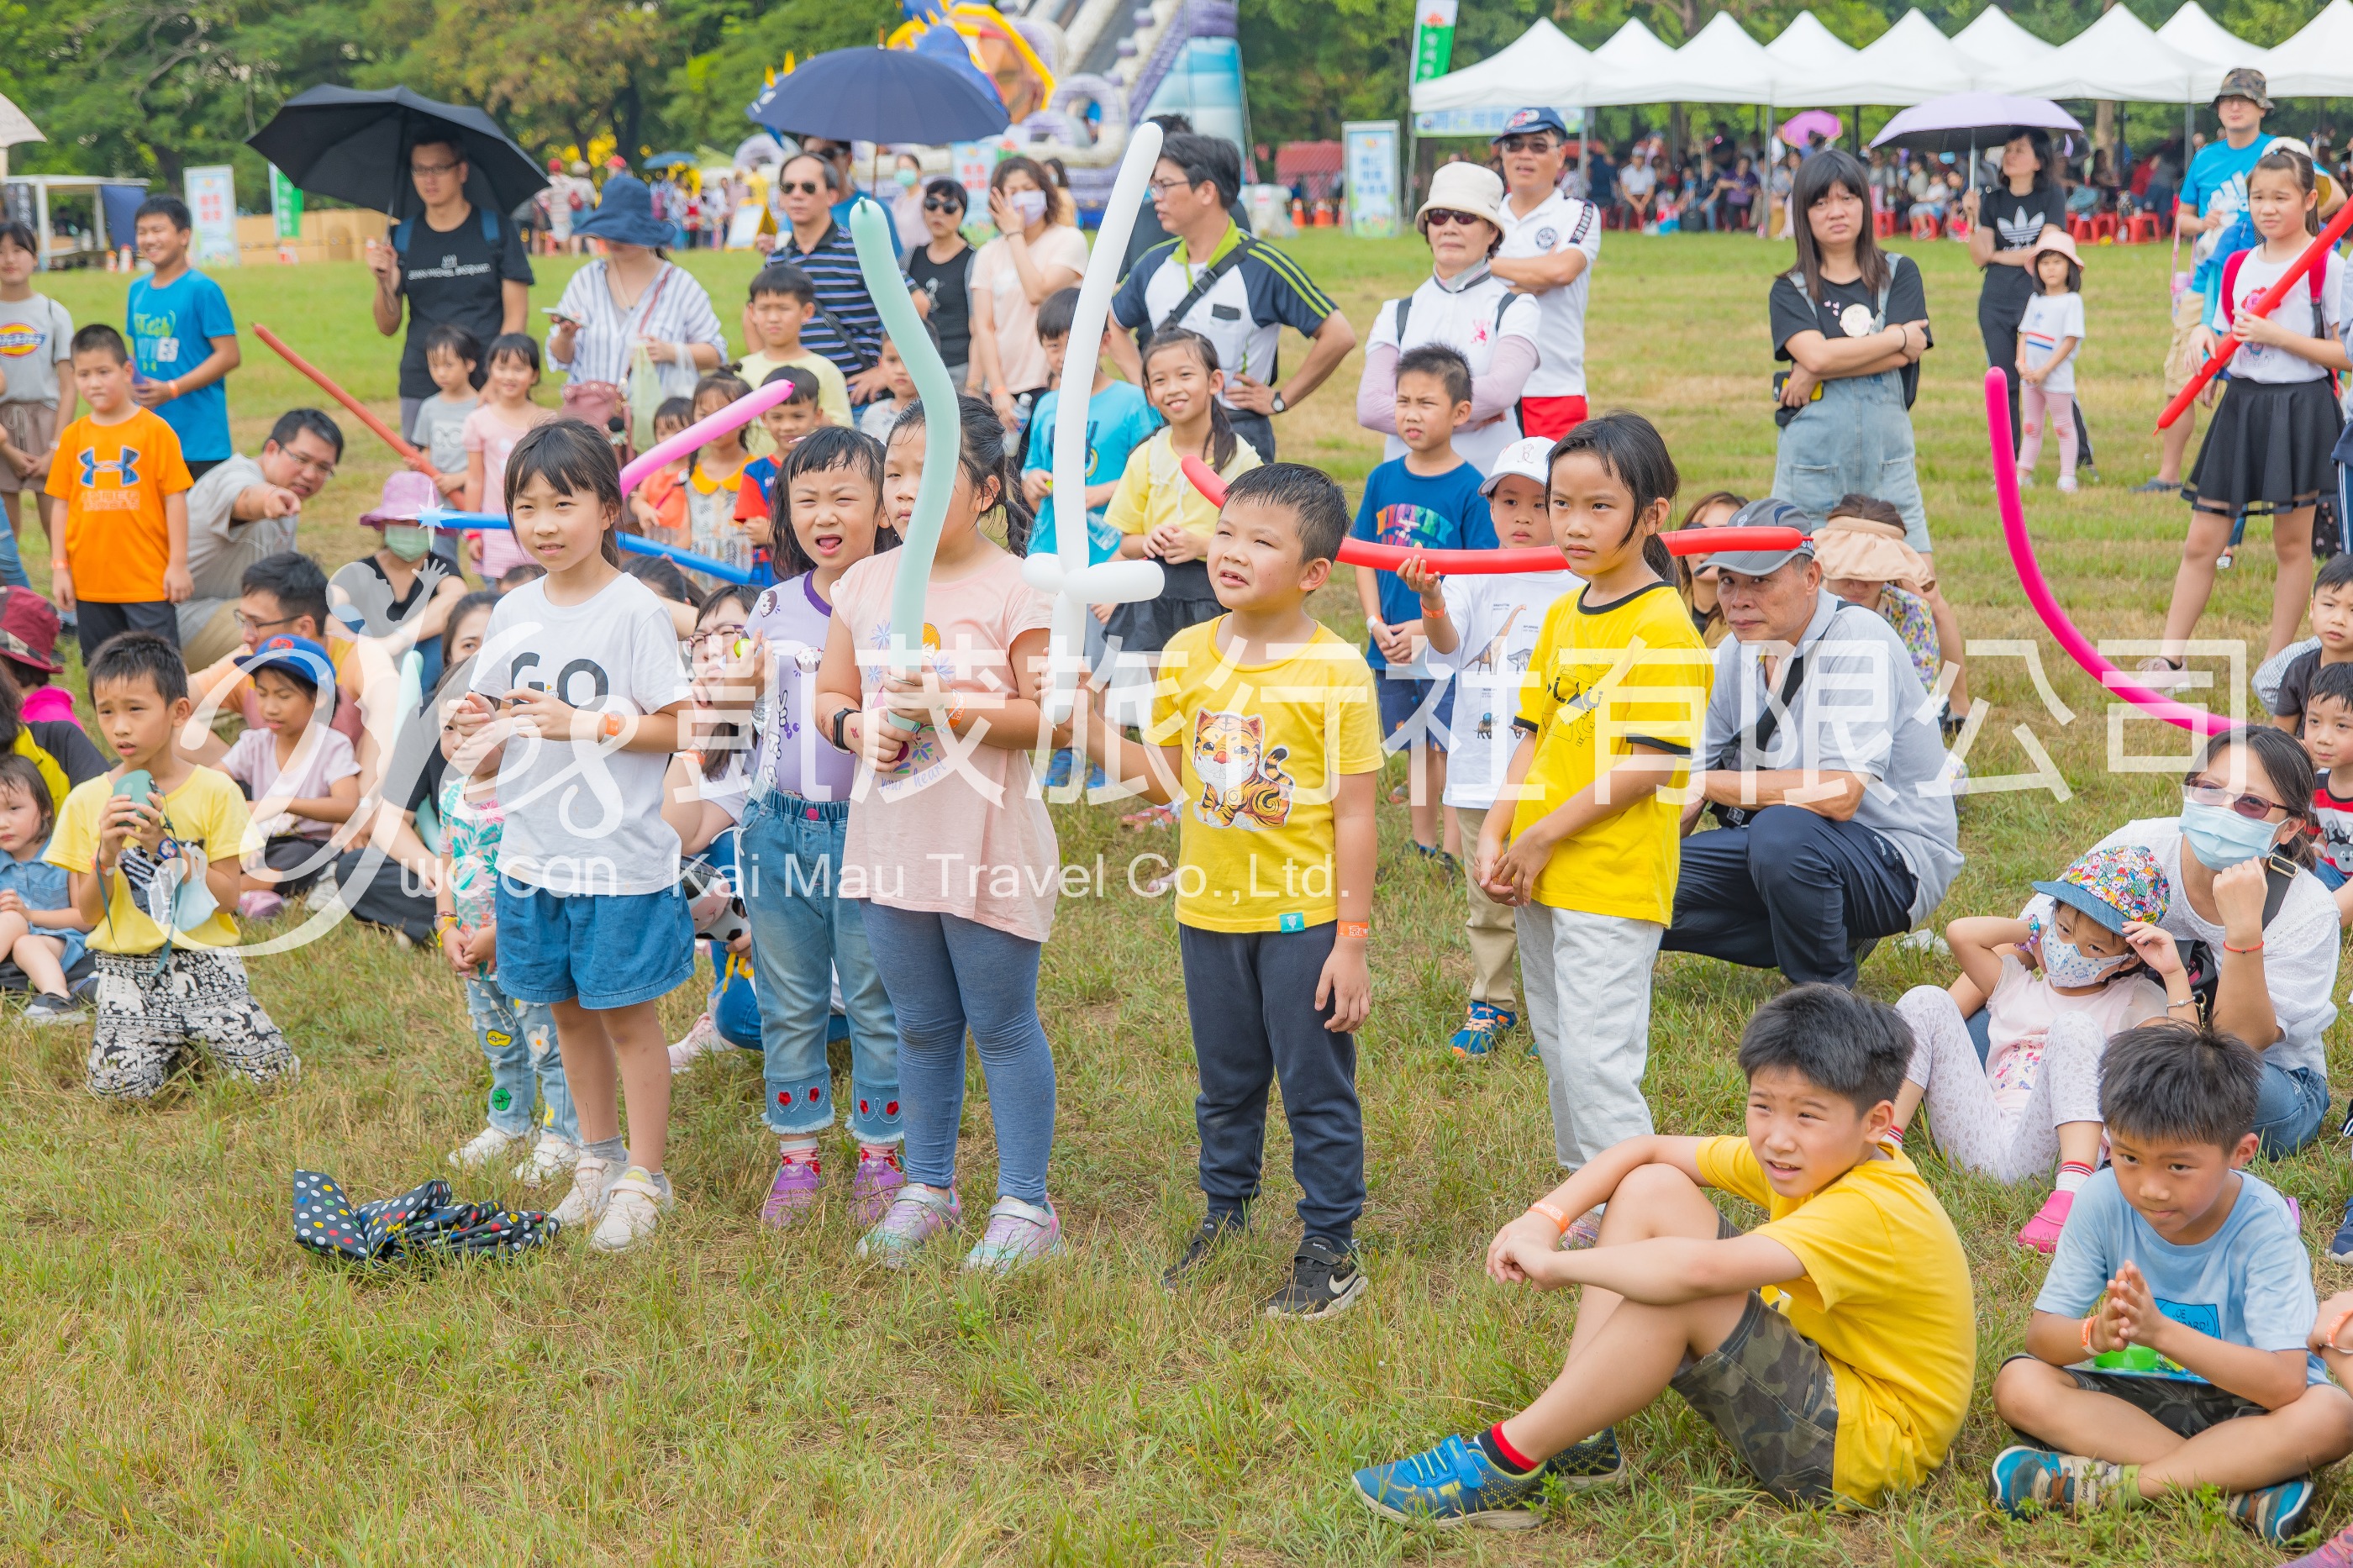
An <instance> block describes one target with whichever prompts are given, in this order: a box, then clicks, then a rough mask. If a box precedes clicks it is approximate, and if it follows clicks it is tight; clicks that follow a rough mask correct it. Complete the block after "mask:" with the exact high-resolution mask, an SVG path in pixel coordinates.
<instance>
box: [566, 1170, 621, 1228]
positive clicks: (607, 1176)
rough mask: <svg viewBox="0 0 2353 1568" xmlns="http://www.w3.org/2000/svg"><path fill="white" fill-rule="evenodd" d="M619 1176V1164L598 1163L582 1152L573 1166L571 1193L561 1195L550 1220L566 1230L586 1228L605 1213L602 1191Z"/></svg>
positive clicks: (603, 1192) (603, 1193)
mask: <svg viewBox="0 0 2353 1568" xmlns="http://www.w3.org/2000/svg"><path fill="white" fill-rule="evenodd" d="M620 1173H621V1162H620V1161H618V1160H600V1159H598V1158H597V1157H596V1155H594V1154H591V1153H589V1152H587V1151H586V1150H583V1151H581V1153H580V1158H579V1159H578V1160H576V1161H575V1162H573V1165H572V1190H571V1191H570V1192H568V1193H565V1194H564V1201H563V1202H562V1203H560V1204H558V1205H555V1211H554V1214H553V1215H550V1217H551V1218H553V1219H554V1221H555V1223H556V1224H558V1225H560V1226H563V1227H564V1228H565V1229H566V1230H573V1229H575V1228H577V1227H578V1226H584V1225H586V1224H587V1223H588V1222H589V1221H590V1220H592V1219H595V1218H596V1216H597V1215H601V1214H603V1213H604V1212H605V1190H606V1189H607V1187H610V1186H611V1185H612V1184H613V1183H614V1182H615V1181H616V1180H617V1178H618V1177H619V1175H620Z"/></svg>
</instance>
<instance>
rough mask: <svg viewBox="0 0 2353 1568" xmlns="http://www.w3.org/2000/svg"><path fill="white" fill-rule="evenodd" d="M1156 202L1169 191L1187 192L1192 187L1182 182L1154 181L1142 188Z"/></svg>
mask: <svg viewBox="0 0 2353 1568" xmlns="http://www.w3.org/2000/svg"><path fill="white" fill-rule="evenodd" d="M1144 188H1145V190H1147V191H1149V192H1151V193H1152V195H1153V196H1154V198H1155V200H1156V199H1158V198H1159V197H1161V196H1165V195H1167V194H1168V193H1169V192H1171V191H1189V190H1191V189H1192V188H1193V187H1192V186H1191V185H1190V184H1187V182H1185V181H1183V180H1154V181H1152V182H1151V183H1150V184H1146V185H1145V187H1144Z"/></svg>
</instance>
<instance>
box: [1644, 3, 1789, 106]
mask: <svg viewBox="0 0 2353 1568" xmlns="http://www.w3.org/2000/svg"><path fill="white" fill-rule="evenodd" d="M1827 36H1828V35H1827V34H1825V37H1827ZM1654 41H1655V40H1654ZM1671 58H1672V62H1673V64H1672V70H1673V74H1674V78H1675V81H1676V84H1677V86H1678V87H1680V88H1682V89H1684V90H1681V91H1678V92H1675V93H1673V94H1672V95H1670V97H1669V98H1667V99H1664V100H1662V99H1657V98H1641V99H1630V100H1625V101H1628V102H1636V103H1658V102H1672V101H1673V100H1676V99H1680V100H1683V102H1685V103H1754V102H1756V101H1757V92H1758V91H1759V90H1760V89H1762V90H1765V91H1767V93H1768V94H1769V93H1770V91H1771V89H1772V87H1773V86H1774V84H1775V83H1776V82H1777V80H1778V79H1779V78H1781V77H1782V76H1784V75H1787V74H1788V71H1787V68H1785V67H1784V66H1782V65H1781V64H1780V62H1778V60H1776V59H1774V58H1773V57H1772V55H1771V54H1770V53H1768V52H1767V50H1766V47H1765V46H1764V45H1762V44H1760V43H1758V42H1757V40H1756V39H1755V38H1752V37H1749V36H1748V33H1747V30H1746V28H1744V27H1742V26H1741V25H1740V24H1739V23H1737V22H1736V21H1734V20H1733V19H1732V16H1731V14H1730V13H1729V12H1725V11H1718V12H1717V13H1716V14H1715V16H1712V17H1710V18H1709V19H1708V24H1707V26H1704V27H1702V28H1701V29H1700V30H1699V33H1698V36H1696V37H1694V38H1693V39H1692V41H1691V42H1690V43H1687V44H1685V45H1684V46H1683V47H1682V48H1680V49H1675V50H1673V51H1672V53H1671Z"/></svg>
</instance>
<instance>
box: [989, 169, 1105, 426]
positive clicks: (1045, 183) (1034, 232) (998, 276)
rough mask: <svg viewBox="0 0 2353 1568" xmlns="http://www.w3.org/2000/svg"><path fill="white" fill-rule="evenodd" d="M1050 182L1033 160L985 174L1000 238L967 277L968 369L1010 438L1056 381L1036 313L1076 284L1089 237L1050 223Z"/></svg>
mask: <svg viewBox="0 0 2353 1568" xmlns="http://www.w3.org/2000/svg"><path fill="white" fill-rule="evenodd" d="M1052 186H1053V176H1052V175H1050V174H1047V173H1046V171H1045V170H1044V169H1043V168H1041V167H1040V166H1039V163H1037V161H1036V160H1035V159H1031V158H1008V159H1006V160H1004V161H1003V162H1002V163H998V164H997V169H996V171H995V172H994V173H993V174H990V175H989V176H988V216H989V219H990V221H992V222H993V223H995V224H996V225H997V237H996V238H995V239H992V240H990V241H989V242H988V243H987V245H984V246H982V247H980V254H979V255H978V256H977V257H976V258H974V260H973V271H972V363H973V365H974V368H975V369H976V370H977V371H978V372H979V376H978V379H979V381H980V382H981V384H982V385H983V387H984V388H985V389H986V390H987V394H988V401H989V404H990V405H991V406H993V407H994V408H995V409H996V410H997V417H998V418H999V419H1001V420H1003V421H1004V422H1005V428H1006V429H1007V430H1008V432H1012V433H1016V434H1018V433H1019V432H1020V431H1021V430H1023V429H1024V428H1026V427H1027V426H1028V425H1029V405H1031V404H1032V403H1034V402H1036V401H1037V397H1038V395H1039V393H1041V392H1043V391H1045V390H1046V386H1047V384H1048V383H1049V382H1050V381H1051V380H1052V379H1053V373H1054V366H1053V365H1052V364H1051V363H1049V362H1048V361H1047V358H1046V350H1045V346H1044V345H1043V344H1041V343H1040V342H1039V341H1038V307H1039V306H1040V305H1042V304H1044V303H1045V302H1046V299H1047V297H1048V296H1049V295H1050V294H1052V293H1053V292H1054V291H1055V290H1056V289H1068V288H1070V287H1071V286H1072V285H1073V284H1075V283H1077V282H1078V280H1079V274H1080V273H1081V272H1082V271H1084V270H1085V268H1086V265H1087V237H1086V236H1085V235H1083V234H1082V233H1081V232H1079V230H1078V229H1076V228H1074V227H1072V226H1071V225H1069V224H1066V223H1059V222H1057V221H1055V214H1054V204H1053V198H1052V195H1050V192H1051V190H1052Z"/></svg>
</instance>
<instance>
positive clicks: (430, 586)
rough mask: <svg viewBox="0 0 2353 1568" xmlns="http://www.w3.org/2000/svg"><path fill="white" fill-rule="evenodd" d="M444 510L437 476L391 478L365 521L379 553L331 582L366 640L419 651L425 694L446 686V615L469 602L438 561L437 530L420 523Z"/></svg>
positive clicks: (461, 583)
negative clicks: (443, 677) (374, 534)
mask: <svg viewBox="0 0 2353 1568" xmlns="http://www.w3.org/2000/svg"><path fill="white" fill-rule="evenodd" d="M441 504H442V500H441V492H440V488H439V486H438V484H436V482H435V480H434V478H433V476H432V475H430V474H416V473H410V472H408V471H407V470H406V469H403V470H401V471H400V472H398V473H396V474H393V475H391V476H389V477H388V478H386V479H385V481H384V494H383V495H382V497H381V498H379V499H378V500H377V501H376V504H375V507H374V509H372V510H369V511H366V512H364V513H363V514H362V515H361V517H360V521H361V523H362V524H363V525H364V526H365V527H368V528H373V529H375V530H376V531H377V533H378V534H379V536H380V537H379V540H378V542H377V545H376V548H375V550H374V551H372V552H369V553H368V554H365V555H363V556H361V557H360V558H359V559H358V560H357V561H354V562H352V563H350V564H349V565H347V566H345V567H343V569H342V570H341V571H339V572H337V573H336V574H334V575H333V576H332V577H331V578H329V579H328V580H327V596H328V598H329V599H330V600H331V601H332V602H333V604H334V605H337V606H339V607H343V606H348V607H349V608H350V609H351V610H353V611H354V612H356V613H357V615H358V616H359V617H360V631H361V632H362V633H363V634H364V635H365V636H367V637H384V638H387V639H395V640H396V645H397V653H406V652H407V650H408V647H409V646H410V644H411V643H414V645H415V646H416V647H417V651H418V652H419V653H421V654H422V655H424V657H425V685H426V687H427V689H431V687H432V685H433V683H434V682H435V681H437V680H438V679H440V678H441V633H442V630H443V628H444V627H446V626H448V624H449V607H450V606H451V605H455V604H456V603H457V602H458V601H459V600H460V599H462V598H464V597H465V596H466V580H465V579H464V578H463V577H461V576H459V574H458V569H457V568H456V567H455V566H452V565H451V564H450V563H448V562H447V561H445V560H443V559H442V558H441V557H439V556H438V555H436V554H434V553H433V530H431V529H430V528H428V527H427V526H426V525H425V524H423V523H421V522H419V521H417V519H418V518H419V517H421V516H422V515H423V514H424V513H426V512H427V511H428V510H433V509H435V508H437V507H438V506H440V505H441ZM396 657H397V654H396Z"/></svg>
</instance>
